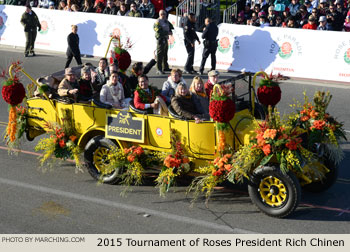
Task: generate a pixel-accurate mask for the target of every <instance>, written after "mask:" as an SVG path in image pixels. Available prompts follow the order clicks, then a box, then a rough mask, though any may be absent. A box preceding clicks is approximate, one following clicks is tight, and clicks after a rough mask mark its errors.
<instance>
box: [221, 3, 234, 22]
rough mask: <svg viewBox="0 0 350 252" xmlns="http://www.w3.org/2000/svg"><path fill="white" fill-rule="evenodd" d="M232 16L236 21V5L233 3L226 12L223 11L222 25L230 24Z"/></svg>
mask: <svg viewBox="0 0 350 252" xmlns="http://www.w3.org/2000/svg"><path fill="white" fill-rule="evenodd" d="M232 16H234V17H235V19H237V4H236V3H234V4H232V5H231V6H230V7H228V8H227V9H226V10H224V16H223V20H222V22H223V23H228V24H231V23H232Z"/></svg>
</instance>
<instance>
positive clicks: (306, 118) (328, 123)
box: [289, 91, 346, 156]
mask: <svg viewBox="0 0 350 252" xmlns="http://www.w3.org/2000/svg"><path fill="white" fill-rule="evenodd" d="M331 99H332V96H331V95H330V93H329V92H321V91H317V92H315V94H314V98H313V102H310V101H309V98H308V97H307V96H306V93H305V92H304V104H300V103H297V105H294V106H295V107H297V108H301V109H300V110H299V112H297V113H295V114H294V115H292V116H291V117H290V121H289V124H290V125H291V126H292V127H300V128H302V129H304V130H305V134H306V135H307V136H308V137H307V140H308V142H307V143H305V145H307V147H308V149H312V146H313V145H314V143H327V144H328V143H330V144H333V145H335V146H338V141H339V140H340V139H341V138H343V139H346V137H345V132H344V130H343V129H342V126H343V124H341V123H339V122H337V121H336V120H335V119H334V118H333V117H332V116H330V115H329V114H328V113H327V112H326V110H327V107H328V105H329V103H330V101H331ZM328 150H329V151H330V150H331V149H329V148H328ZM334 156H339V155H334Z"/></svg>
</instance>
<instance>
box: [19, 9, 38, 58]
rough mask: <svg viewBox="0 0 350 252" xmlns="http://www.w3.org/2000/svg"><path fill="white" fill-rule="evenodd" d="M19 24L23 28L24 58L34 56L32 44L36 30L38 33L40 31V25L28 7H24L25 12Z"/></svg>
mask: <svg viewBox="0 0 350 252" xmlns="http://www.w3.org/2000/svg"><path fill="white" fill-rule="evenodd" d="M21 24H22V25H23V26H24V34H25V37H26V47H25V51H24V56H25V57H28V55H29V54H32V55H33V56H35V52H34V43H35V39H36V34H37V31H36V29H37V28H38V31H40V30H41V25H40V22H39V19H38V16H37V15H36V14H35V12H34V11H32V7H31V6H30V5H26V11H25V12H24V13H23V15H22V18H21Z"/></svg>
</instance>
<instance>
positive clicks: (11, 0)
mask: <svg viewBox="0 0 350 252" xmlns="http://www.w3.org/2000/svg"><path fill="white" fill-rule="evenodd" d="M179 2H181V0H166V1H163V0H134V1H133V0H5V1H4V4H7V5H26V4H27V3H29V4H30V5H31V6H32V7H37V8H45V9H54V10H63V11H78V12H89V13H102V14H109V15H118V16H130V17H146V18H157V17H158V12H159V10H161V9H166V10H167V11H168V12H171V11H173V10H175V8H176V6H177V5H178V4H179Z"/></svg>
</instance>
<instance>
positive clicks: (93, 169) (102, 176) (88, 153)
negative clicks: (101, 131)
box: [84, 136, 123, 184]
mask: <svg viewBox="0 0 350 252" xmlns="http://www.w3.org/2000/svg"><path fill="white" fill-rule="evenodd" d="M113 147H115V148H116V147H118V146H117V145H116V144H115V143H114V142H112V141H111V140H109V139H107V138H104V137H103V136H95V137H93V138H92V139H91V140H90V141H89V142H88V143H87V144H86V147H85V151H84V159H85V164H86V167H87V170H88V172H89V174H90V175H91V176H92V177H93V178H94V179H96V180H98V181H101V182H103V183H106V184H116V183H118V182H119V181H120V176H119V175H120V174H122V173H123V167H116V168H115V169H114V170H113V171H111V172H106V169H107V168H108V169H110V167H109V165H110V161H111V160H110V159H109V154H110V151H111V149H112V148H113Z"/></svg>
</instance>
